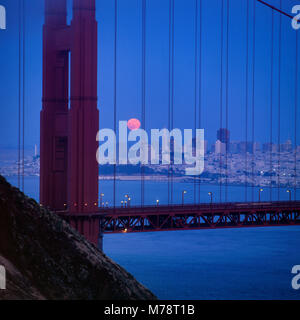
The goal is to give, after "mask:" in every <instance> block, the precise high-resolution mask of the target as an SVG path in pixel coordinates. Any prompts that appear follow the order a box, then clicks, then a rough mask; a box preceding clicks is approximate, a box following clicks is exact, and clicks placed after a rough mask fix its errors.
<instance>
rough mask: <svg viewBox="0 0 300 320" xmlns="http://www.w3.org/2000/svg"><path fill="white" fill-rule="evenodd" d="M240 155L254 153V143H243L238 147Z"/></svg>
mask: <svg viewBox="0 0 300 320" xmlns="http://www.w3.org/2000/svg"><path fill="white" fill-rule="evenodd" d="M238 149H239V153H246V152H249V153H252V152H253V143H252V142H249V141H248V142H246V141H241V142H240V143H239V145H238Z"/></svg>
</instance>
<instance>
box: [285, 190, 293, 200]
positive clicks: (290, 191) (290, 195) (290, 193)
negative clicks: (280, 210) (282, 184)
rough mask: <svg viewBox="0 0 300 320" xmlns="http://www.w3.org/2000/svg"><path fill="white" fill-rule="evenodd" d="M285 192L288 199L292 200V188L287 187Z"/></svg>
mask: <svg viewBox="0 0 300 320" xmlns="http://www.w3.org/2000/svg"><path fill="white" fill-rule="evenodd" d="M286 192H287V193H288V194H289V201H292V190H290V189H288V190H286Z"/></svg>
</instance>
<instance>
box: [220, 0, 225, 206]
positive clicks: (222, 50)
mask: <svg viewBox="0 0 300 320" xmlns="http://www.w3.org/2000/svg"><path fill="white" fill-rule="evenodd" d="M220 26H221V55H220V56H221V67H220V68H221V75H220V81H221V83H220V129H222V126H223V54H224V47H223V41H224V35H223V29H224V2H223V1H222V5H221V24H220ZM220 134H221V133H220ZM220 142H221V141H220ZM219 190H220V202H222V150H220V154H219Z"/></svg>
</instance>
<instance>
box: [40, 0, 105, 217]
mask: <svg viewBox="0 0 300 320" xmlns="http://www.w3.org/2000/svg"><path fill="white" fill-rule="evenodd" d="M66 2H67V1H66V0H45V25H44V30H43V32H44V34H43V39H44V40H43V41H44V43H43V64H44V65H43V109H42V111H41V172H40V202H41V204H42V205H44V206H47V207H49V208H51V209H54V210H65V209H66V208H68V211H69V212H70V213H71V214H77V213H90V212H94V211H95V208H97V207H98V164H97V161H96V151H97V142H96V135H97V132H98V130H99V112H98V110H97V22H96V19H95V0H73V18H72V22H71V25H67V4H66ZM69 65H70V66H71V67H70V70H69ZM69 75H70V76H69ZM69 83H70V85H69ZM69 92H70V94H69Z"/></svg>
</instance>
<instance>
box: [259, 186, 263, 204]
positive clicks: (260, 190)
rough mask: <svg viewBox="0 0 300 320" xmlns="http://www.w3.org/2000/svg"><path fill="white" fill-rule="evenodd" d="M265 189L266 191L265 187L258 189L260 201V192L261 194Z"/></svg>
mask: <svg viewBox="0 0 300 320" xmlns="http://www.w3.org/2000/svg"><path fill="white" fill-rule="evenodd" d="M263 191H264V189H262V188H260V189H259V190H258V201H259V202H260V200H261V197H260V194H261V193H262V192H263Z"/></svg>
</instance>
